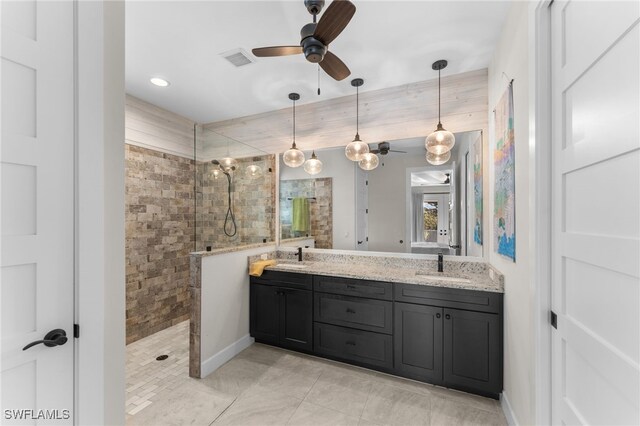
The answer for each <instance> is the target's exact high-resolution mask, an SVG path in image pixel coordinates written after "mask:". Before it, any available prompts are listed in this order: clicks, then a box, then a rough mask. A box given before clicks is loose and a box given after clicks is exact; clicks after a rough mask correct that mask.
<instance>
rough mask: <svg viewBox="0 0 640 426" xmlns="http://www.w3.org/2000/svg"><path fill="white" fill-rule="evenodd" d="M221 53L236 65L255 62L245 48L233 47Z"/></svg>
mask: <svg viewBox="0 0 640 426" xmlns="http://www.w3.org/2000/svg"><path fill="white" fill-rule="evenodd" d="M220 55H221V56H222V57H223V58H225V59H226V60H227V61H229V62H231V63H232V64H233V65H234V66H236V67H242V66H245V65H249V64H252V63H253V60H251V58H250V57H249V54H248V53H247V52H245V51H244V49H233V50H229V51H227V52H224V53H221V54H220Z"/></svg>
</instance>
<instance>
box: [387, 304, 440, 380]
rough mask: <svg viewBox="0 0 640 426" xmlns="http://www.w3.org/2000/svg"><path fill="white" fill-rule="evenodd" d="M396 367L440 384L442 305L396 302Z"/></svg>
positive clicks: (411, 374) (409, 374)
mask: <svg viewBox="0 0 640 426" xmlns="http://www.w3.org/2000/svg"><path fill="white" fill-rule="evenodd" d="M394 327H395V329H394V338H395V350H394V355H395V369H396V370H397V371H398V373H399V374H401V375H403V376H407V377H411V378H413V379H418V380H425V381H428V382H430V383H434V384H441V383H442V369H443V366H442V332H443V330H442V308H437V307H433V306H421V305H411V304H408V303H395V325H394Z"/></svg>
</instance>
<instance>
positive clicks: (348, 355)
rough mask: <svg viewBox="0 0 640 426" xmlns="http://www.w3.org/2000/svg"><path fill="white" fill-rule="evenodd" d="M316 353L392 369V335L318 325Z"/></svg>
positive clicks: (315, 340)
mask: <svg viewBox="0 0 640 426" xmlns="http://www.w3.org/2000/svg"><path fill="white" fill-rule="evenodd" d="M313 347H314V350H315V352H317V353H319V354H323V355H327V356H330V357H335V358H342V359H345V360H351V361H355V362H358V363H362V364H368V365H371V366H376V367H382V368H387V369H391V368H392V367H393V341H392V338H391V336H390V335H387V334H379V333H373V332H371V331H362V330H354V329H351V328H346V327H337V326H334V325H328V324H320V323H315V325H314V337H313Z"/></svg>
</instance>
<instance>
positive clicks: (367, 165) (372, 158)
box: [358, 152, 380, 171]
mask: <svg viewBox="0 0 640 426" xmlns="http://www.w3.org/2000/svg"><path fill="white" fill-rule="evenodd" d="M379 163H380V160H379V159H378V156H377V155H376V154H374V153H373V152H367V153H366V154H363V155H362V158H361V159H360V161H358V166H360V168H361V169H362V170H366V171H369V170H373V169H375V168H376V167H378V164H379Z"/></svg>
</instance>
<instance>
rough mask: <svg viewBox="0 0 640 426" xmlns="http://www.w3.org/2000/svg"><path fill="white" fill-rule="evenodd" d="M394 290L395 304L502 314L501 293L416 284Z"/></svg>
mask: <svg viewBox="0 0 640 426" xmlns="http://www.w3.org/2000/svg"><path fill="white" fill-rule="evenodd" d="M394 288H395V290H394V291H395V300H396V301H397V302H406V303H415V304H418V305H431V306H441V307H445V308H456V309H464V310H469V311H480V312H491V313H496V314H501V313H502V293H492V292H488V291H476V290H463V289H457V288H442V287H432V286H427V285H416V284H396V285H395V286H394Z"/></svg>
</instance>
